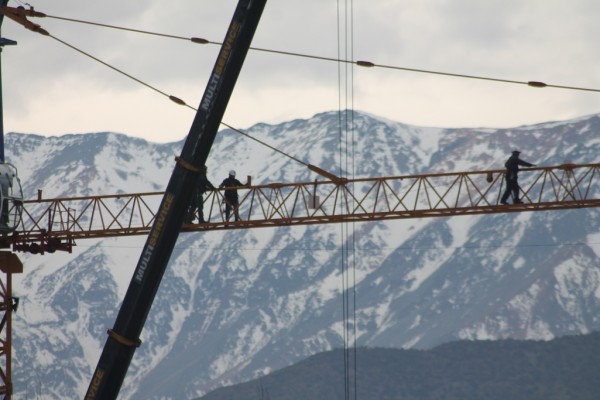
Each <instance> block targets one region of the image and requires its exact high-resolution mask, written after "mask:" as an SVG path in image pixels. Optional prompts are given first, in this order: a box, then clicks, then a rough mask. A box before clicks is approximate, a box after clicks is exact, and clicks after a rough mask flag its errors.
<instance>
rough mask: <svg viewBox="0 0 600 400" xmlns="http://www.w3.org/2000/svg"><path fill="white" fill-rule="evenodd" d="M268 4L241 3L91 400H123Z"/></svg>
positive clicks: (111, 336)
mask: <svg viewBox="0 0 600 400" xmlns="http://www.w3.org/2000/svg"><path fill="white" fill-rule="evenodd" d="M265 4H266V0H240V1H239V2H238V5H237V7H236V10H235V12H234V14H233V17H232V20H231V23H230V25H229V28H228V30H227V33H226V35H225V40H224V41H223V45H222V46H221V50H220V52H219V55H218V57H217V61H216V63H215V66H214V67H213V70H212V73H211V75H210V78H209V80H208V84H207V86H206V89H205V92H204V95H203V97H202V100H201V102H200V106H199V107H198V111H197V113H196V116H195V118H194V121H193V123H192V126H191V128H190V132H189V134H188V137H187V139H186V140H185V143H184V146H183V149H182V152H181V155H180V156H179V157H177V158H176V161H177V162H176V165H175V168H174V170H173V173H172V175H171V178H170V180H169V183H168V185H167V188H166V191H165V193H164V196H163V199H162V202H161V205H160V208H159V210H158V213H157V216H156V219H155V221H154V224H153V226H152V228H151V230H150V233H149V235H148V238H147V240H146V244H145V245H144V247H143V249H142V254H141V256H140V259H139V261H138V263H137V266H136V268H135V271H134V273H133V277H132V279H131V282H130V284H129V288H128V290H127V293H126V294H125V298H124V300H123V304H122V305H121V308H120V310H119V313H118V315H117V319H116V321H115V324H114V327H113V328H112V329H109V330H108V338H107V340H106V344H105V345H104V350H103V351H102V354H101V356H100V359H99V361H98V365H97V367H96V369H95V371H94V374H93V376H92V378H91V381H90V384H89V387H88V390H87V392H86V395H85V399H86V400H92V399H98V400H109V399H116V398H117V395H118V393H119V390H120V388H121V385H122V384H123V381H124V379H125V375H126V374H127V369H128V368H129V364H130V363H131V359H132V358H133V353H134V352H135V349H136V348H137V347H138V346H139V345H140V343H141V341H140V339H139V336H140V333H141V331H142V329H143V327H144V323H145V321H146V318H147V316H148V313H149V311H150V308H151V306H152V302H153V300H154V297H155V295H156V292H157V290H158V287H159V285H160V282H161V280H162V277H163V274H164V271H165V269H166V266H167V264H168V262H169V258H170V256H171V253H172V251H173V248H174V246H175V242H176V241H177V237H178V236H179V232H180V230H181V226H182V224H183V220H184V217H185V213H186V210H187V208H188V205H189V203H190V200H191V196H192V189H193V184H194V182H195V181H196V176H197V174H198V170H199V167H201V166H202V165H204V164H206V159H207V158H208V154H209V152H210V149H211V147H212V144H213V142H214V139H215V136H216V134H217V131H218V128H219V125H220V123H221V120H222V118H223V114H224V113H225V109H226V107H227V103H228V102H229V99H230V97H231V93H232V91H233V88H234V86H235V83H236V80H237V77H238V76H239V73H240V70H241V68H242V65H243V63H244V59H245V57H246V54H247V53H248V49H249V48H250V44H251V42H252V38H253V36H254V32H255V31H256V27H257V26H258V23H259V20H260V17H261V15H262V11H263V9H264V7H265Z"/></svg>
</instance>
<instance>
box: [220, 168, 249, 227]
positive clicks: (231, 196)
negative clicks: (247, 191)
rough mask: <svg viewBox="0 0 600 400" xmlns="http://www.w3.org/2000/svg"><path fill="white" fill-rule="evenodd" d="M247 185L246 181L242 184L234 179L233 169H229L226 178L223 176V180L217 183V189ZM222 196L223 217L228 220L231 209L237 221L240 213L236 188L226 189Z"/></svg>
mask: <svg viewBox="0 0 600 400" xmlns="http://www.w3.org/2000/svg"><path fill="white" fill-rule="evenodd" d="M247 185H248V183H246V185H244V184H242V182H240V181H238V180H237V179H235V171H234V170H231V171H229V176H228V177H227V178H225V179H224V180H223V182H221V184H220V185H219V189H222V188H235V187H240V186H247ZM224 197H225V219H226V220H227V221H229V217H230V215H231V211H233V213H234V215H235V220H236V221H239V220H240V214H239V210H238V205H239V198H238V192H237V189H226V190H225V196H224Z"/></svg>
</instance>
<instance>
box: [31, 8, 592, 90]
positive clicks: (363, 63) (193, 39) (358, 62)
mask: <svg viewBox="0 0 600 400" xmlns="http://www.w3.org/2000/svg"><path fill="white" fill-rule="evenodd" d="M36 13H37V12H36ZM37 14H40V15H35V16H39V17H46V18H52V19H57V20H63V21H68V22H75V23H80V24H87V25H94V26H99V27H103V28H110V29H118V30H123V31H128V32H134V33H141V34H145V35H153V36H160V37H165V38H170V39H179V40H186V41H191V42H192V43H197V44H211V45H217V46H221V45H222V44H223V43H222V42H218V41H212V40H208V39H204V38H199V37H184V36H177V35H171V34H165V33H158V32H151V31H146V30H140V29H132V28H125V27H121V26H116V25H108V24H103V23H98V22H91V21H84V20H80V19H73V18H65V17H59V16H54V15H47V14H44V13H37ZM250 50H253V51H259V52H264V53H272V54H279V55H285V56H292V57H300V58H307V59H313V60H320V61H329V62H336V63H346V64H354V65H356V66H359V67H367V68H382V69H390V70H396V71H405V72H415V73H422V74H431V75H441V76H448V77H454V78H463V79H477V80H484V81H491V82H498V83H509V84H516V85H527V86H531V87H535V88H544V87H548V88H554V89H565V90H579V91H588V92H596V93H600V89H596V88H587V87H580V86H568V85H556V84H550V83H544V82H540V81H535V80H534V81H519V80H512V79H501V78H494V77H487V76H478V75H469V74H460V73H452V72H444V71H433V70H427V69H422V68H408V67H401V66H396V65H386V64H377V63H374V62H371V61H366V60H356V61H355V60H353V57H351V58H350V59H341V58H340V57H338V58H332V57H325V56H317V55H312V54H304V53H297V52H291V51H285V50H274V49H266V48H261V47H252V46H251V47H250Z"/></svg>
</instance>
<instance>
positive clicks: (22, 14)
mask: <svg viewBox="0 0 600 400" xmlns="http://www.w3.org/2000/svg"><path fill="white" fill-rule="evenodd" d="M1 10H2V12H3V13H4V14H5V15H6V16H8V17H9V18H11V19H13V20H14V21H16V22H17V23H20V24H22V25H23V26H24V27H25V28H27V29H29V30H31V31H34V32H37V33H40V34H41V35H43V36H48V37H50V38H52V39H54V40H56V41H57V42H59V43H61V44H63V45H65V46H67V47H69V48H70V49H72V50H75V51H76V52H78V53H80V54H82V55H84V56H86V57H89V58H91V59H92V60H94V61H96V62H98V63H100V64H102V65H104V66H106V67H108V68H110V69H112V70H113V71H115V72H117V73H119V74H122V75H123V76H125V77H127V78H129V79H132V80H133V81H135V82H137V83H139V84H141V85H143V86H145V87H147V88H149V89H151V90H153V91H155V92H157V93H158V94H160V95H162V96H165V97H167V98H168V99H169V100H171V101H172V102H174V103H175V104H178V105H180V106H184V107H187V108H189V109H191V110H194V111H196V112H197V111H198V109H197V108H195V107H192V106H190V105H189V104H187V103H186V102H185V101H183V100H182V99H180V98H179V97H177V96H173V95H169V94H168V93H166V92H164V91H162V90H160V89H158V88H156V87H155V86H152V85H150V84H148V83H147V82H144V81H142V80H141V79H138V78H136V77H134V76H133V75H131V74H128V73H127V72H125V71H123V70H121V69H119V68H117V67H115V66H113V65H111V64H109V63H107V62H105V61H102V60H101V59H99V58H98V57H95V56H93V55H91V54H90V53H87V52H85V51H83V50H81V49H80V48H78V47H76V46H73V45H72V44H69V43H67V42H65V41H64V40H61V39H59V38H58V37H56V36H54V35H52V34H50V33H49V32H48V31H47V30H45V29H43V28H42V27H41V26H40V25H38V24H33V23H31V22H30V21H29V20H27V18H26V17H27V16H42V15H43V16H46V15H45V14H43V13H39V12H37V11H34V10H33V8H32V9H30V10H25V9H22V8H19V9H12V8H11V7H2V9H1ZM15 10H16V11H15ZM40 14H41V15H40ZM96 25H101V24H96ZM102 26H104V25H102ZM121 29H123V30H129V29H125V28H121ZM134 31H135V32H145V31H137V30H134ZM147 33H149V32H147ZM161 36H165V35H161ZM170 37H175V36H170ZM196 39H197V40H195V42H196V43H200V42H202V40H201V39H198V38H196ZM221 125H223V126H225V127H226V128H229V129H231V130H232V131H234V132H237V133H239V134H241V135H243V136H245V137H247V138H249V139H251V140H254V141H255V142H257V143H259V144H261V145H263V146H266V147H268V148H269V149H271V150H273V151H275V152H277V153H279V154H281V155H283V156H285V157H288V158H289V159H291V160H293V161H296V162H298V163H300V164H302V165H304V166H305V167H307V168H308V169H310V170H311V171H313V172H315V173H317V174H319V175H321V176H323V177H325V178H327V179H330V180H331V181H333V182H335V183H337V184H344V183H345V181H346V180H345V179H341V178H339V177H337V176H336V175H334V174H331V173H330V172H328V171H325V170H323V169H321V168H319V167H317V166H315V165H312V164H309V163H307V162H304V161H302V160H300V159H299V158H297V157H294V156H292V155H290V154H288V153H286V152H284V151H282V150H280V149H277V148H276V147H273V146H271V145H270V144H268V143H266V142H264V141H262V140H260V139H257V138H255V137H253V136H251V135H249V134H248V133H246V132H244V131H242V130H241V129H238V128H235V127H233V126H232V125H229V124H227V123H225V122H224V121H221Z"/></svg>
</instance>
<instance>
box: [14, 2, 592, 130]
mask: <svg viewBox="0 0 600 400" xmlns="http://www.w3.org/2000/svg"><path fill="white" fill-rule="evenodd" d="M338 3H339V4H338ZM344 3H345V2H344V1H342V0H339V1H338V0H336V1H334V0H269V1H267V5H266V8H265V12H264V14H263V17H262V19H261V22H260V25H259V27H258V30H257V33H256V36H255V37H254V41H253V44H252V45H253V46H254V47H259V48H265V49H272V50H281V51H289V52H294V53H301V54H307V55H316V56H323V57H331V58H337V56H338V54H342V55H343V56H344V55H348V57H352V58H353V59H354V60H368V61H371V62H373V63H375V64H379V65H389V66H395V67H403V68H414V69H423V70H431V71H440V72H447V73H455V74H464V75H474V76H482V77H491V78H497V79H506V80H514V81H520V82H524V81H543V82H545V83H547V84H553V85H565V86H574V87H583V88H591V89H600V50H599V47H598V38H599V37H600V24H598V17H599V16H600V2H599V1H597V0H569V1H565V0H485V1H483V0H354V1H353V2H352V5H353V7H352V13H353V19H352V20H353V24H352V28H353V29H352V30H350V29H338V14H341V15H344V14H345V13H346V12H347V11H345V8H344V7H345V4H344ZM349 3H350V2H349ZM20 4H25V3H19V2H15V1H13V0H11V1H10V2H9V6H18V5H20ZM28 4H32V5H33V6H34V7H35V9H36V10H38V11H41V12H44V13H46V14H48V15H51V16H56V17H65V18H72V19H79V20H85V21H92V22H99V23H104V24H110V25H117V26H122V27H126V28H132V29H138V30H145V31H152V32H157V33H164V34H169V35H175V36H182V37H202V38H205V39H208V40H211V41H216V42H221V41H222V40H223V38H224V35H225V32H226V30H227V27H228V25H229V22H230V20H231V16H232V15H233V11H234V9H235V6H236V4H237V1H235V0H179V1H178V0H174V1H159V0H128V1H122V0H120V1H116V0H103V1H81V0H33V1H31V2H30V3H28ZM338 7H339V8H338ZM348 7H349V6H348ZM348 13H349V9H348ZM31 20H32V22H35V23H38V24H40V25H41V26H42V27H43V28H44V29H46V30H47V31H49V32H50V33H51V34H52V35H53V36H55V37H57V38H58V39H60V40H62V41H64V42H67V43H69V44H70V45H72V46H75V47H77V48H79V49H81V50H83V51H85V52H88V53H90V54H92V55H93V56H95V57H97V58H99V59H101V60H103V61H104V62H106V63H109V64H110V65H113V66H114V67H116V68H119V69H121V70H123V71H125V72H126V73H128V74H130V75H132V76H133V77H135V78H137V79H139V80H141V81H144V82H146V83H148V84H149V85H151V86H153V87H155V88H157V89H158V90H161V91H163V92H165V93H168V94H170V95H174V96H177V97H180V98H181V99H183V100H184V101H185V102H186V103H188V104H190V105H191V106H193V107H197V106H198V104H199V102H200V99H201V97H202V94H203V93H204V89H205V86H206V81H207V79H208V76H209V74H210V71H211V70H212V67H213V64H214V62H215V58H216V55H217V52H218V50H219V48H218V46H215V45H199V44H193V43H191V42H189V41H185V40H177V39H169V38H163V37H157V36H151V35H141V34H137V33H130V32H124V31H121V30H113V29H107V28H101V27H95V26H90V25H84V24H78V23H73V22H67V21H63V20H58V19H53V18H31ZM341 25H342V26H344V22H343V21H342V22H341ZM339 31H342V32H341V35H339V36H338V32H339ZM346 31H347V32H348V33H349V34H348V35H346V34H345V32H346ZM2 36H3V37H5V38H9V39H12V40H16V41H17V42H18V45H17V46H7V47H4V50H3V52H2V83H3V99H4V101H3V103H4V129H5V131H6V132H13V131H15V132H22V133H35V134H41V135H62V134H66V133H87V132H100V131H113V132H120V133H124V134H127V135H130V136H136V137H143V138H146V139H148V140H151V141H154V142H171V141H175V140H180V139H182V138H183V137H184V136H185V135H186V134H187V133H188V131H189V128H190V126H191V122H192V120H193V118H194V114H195V113H194V111H193V110H190V109H189V108H187V107H182V106H178V105H176V104H174V103H172V102H170V101H169V100H168V99H166V98H165V97H163V96H161V95H159V94H158V93H156V92H155V91H153V90H151V89H149V88H147V87H145V86H143V85H140V84H139V83H137V82H135V81H133V80H131V79H128V78H126V77H124V76H122V75H120V74H118V73H116V72H114V71H113V70H111V69H109V68H107V67H106V66H104V65H102V64H100V63H98V62H96V61H93V60H91V59H89V58H87V57H85V56H83V55H81V54H80V53H78V52H76V51H74V50H72V49H71V48H69V47H67V46H65V45H64V44H61V43H60V42H58V41H56V40H54V39H52V38H49V37H45V36H42V35H40V34H37V33H34V32H31V31H28V30H26V29H24V28H23V27H22V26H20V25H17V24H16V23H15V22H13V21H12V20H9V19H5V20H4V23H3V25H2ZM351 38H352V40H351ZM338 43H341V44H342V46H341V49H340V48H339V47H338ZM340 70H341V72H342V73H343V72H344V71H345V70H346V67H341V68H340V66H339V65H338V64H337V63H336V62H330V61H320V60H313V59H307V58H302V57H292V56H283V55H278V54H269V53H264V52H258V51H251V52H250V53H249V55H248V57H247V59H246V63H245V64H244V67H243V69H242V73H241V75H240V78H239V80H238V83H237V85H236V88H235V90H234V93H233V96H232V99H231V101H230V103H229V107H228V109H227V111H226V113H225V117H224V119H223V120H224V122H226V123H228V124H230V125H233V126H235V127H237V128H241V129H244V128H248V127H250V126H251V125H253V124H255V123H258V122H267V123H279V122H282V121H286V120H290V119H294V118H309V117H311V116H312V115H314V114H315V113H318V112H323V111H331V110H337V109H339V107H340V103H341V104H342V106H344V107H345V106H346V105H349V106H353V107H354V109H356V110H362V111H367V112H369V113H372V114H375V115H378V116H382V117H386V118H389V119H392V120H395V121H399V122H403V123H407V124H414V125H421V126H434V127H514V126H518V125H523V124H532V123H538V122H546V121H553V120H564V119H569V118H574V117H579V116H583V115H588V114H594V113H600V93H598V92H589V91H576V90H564V89H554V88H543V89H539V88H531V87H527V86H525V85H514V84H505V83H497V82H488V81H482V80H474V79H462V78H455V77H447V76H438V75H431V74H422V73H415V72H408V71H399V70H394V69H385V68H360V67H354V68H353V70H352V74H351V75H346V76H344V75H343V74H342V75H341V78H340V75H339V71H340ZM350 78H353V79H352V80H350ZM340 81H341V82H342V85H341V86H342V88H346V87H348V86H347V85H346V83H345V82H352V87H353V90H352V91H346V90H342V92H341V94H340V89H339V88H340V85H339V82H340ZM351 94H352V96H350V95H351Z"/></svg>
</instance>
